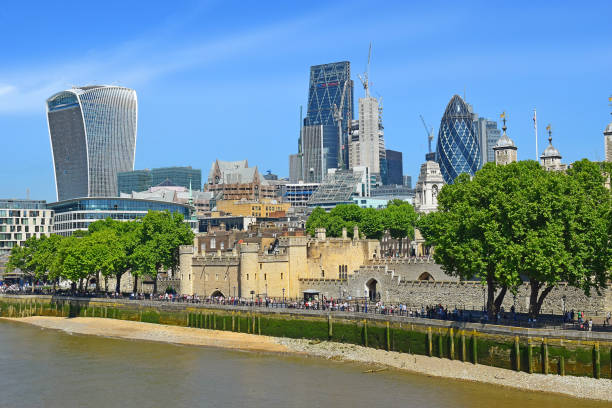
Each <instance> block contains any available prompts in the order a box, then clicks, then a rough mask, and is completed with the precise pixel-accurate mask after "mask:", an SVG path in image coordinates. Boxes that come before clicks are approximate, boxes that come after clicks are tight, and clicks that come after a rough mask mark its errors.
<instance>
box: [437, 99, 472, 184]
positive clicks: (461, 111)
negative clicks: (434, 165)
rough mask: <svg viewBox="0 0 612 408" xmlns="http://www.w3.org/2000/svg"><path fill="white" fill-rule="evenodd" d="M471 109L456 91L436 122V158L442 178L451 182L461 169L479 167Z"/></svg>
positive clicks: (468, 169) (470, 170) (468, 170)
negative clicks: (437, 122)
mask: <svg viewBox="0 0 612 408" xmlns="http://www.w3.org/2000/svg"><path fill="white" fill-rule="evenodd" d="M472 117H473V115H472V112H471V110H470V108H469V106H468V104H467V103H465V101H464V100H463V99H461V97H460V96H459V95H455V96H453V97H452V99H451V100H450V102H449V103H448V105H447V106H446V110H445V111H444V115H443V116H442V121H441V122H440V131H439V133H438V143H437V148H436V161H437V162H438V164H439V165H440V171H441V172H442V177H443V178H444V182H445V183H447V184H452V183H453V181H454V180H455V178H457V176H458V175H459V174H461V173H467V174H469V175H472V176H473V175H474V173H475V172H476V171H477V170H478V169H480V168H481V167H482V165H481V162H482V156H481V150H480V146H479V143H478V139H477V136H476V134H475V126H474V125H473V122H472Z"/></svg>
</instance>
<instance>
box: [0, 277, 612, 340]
mask: <svg viewBox="0 0 612 408" xmlns="http://www.w3.org/2000/svg"><path fill="white" fill-rule="evenodd" d="M0 293H6V294H51V293H53V294H55V295H60V296H73V297H105V298H114V299H130V300H146V301H158V302H176V303H196V304H214V305H222V306H223V305H225V306H243V307H258V308H287V309H298V310H313V311H334V312H335V311H339V312H347V313H372V314H381V315H390V316H401V317H408V318H426V319H438V320H452V321H460V322H481V323H489V316H488V315H487V313H485V312H484V311H482V310H463V309H458V308H457V307H454V308H452V309H449V307H448V306H444V305H442V304H437V305H427V306H422V307H421V308H420V309H418V308H410V307H408V305H406V304H404V303H389V304H386V303H384V302H382V301H381V300H377V301H376V300H375V301H368V300H366V299H351V298H349V299H336V298H333V297H330V298H327V297H325V296H322V297H311V298H306V299H290V298H274V297H266V296H263V297H260V296H257V297H255V296H253V297H251V298H250V299H249V298H243V297H233V296H232V297H224V296H221V295H220V296H209V297H202V296H199V295H196V294H193V295H181V294H177V293H175V292H174V291H172V290H168V291H166V292H165V293H160V294H150V293H130V294H123V293H117V292H115V293H104V292H99V293H96V292H91V291H89V292H88V291H77V290H72V289H56V290H54V291H52V289H51V288H49V287H31V286H20V285H18V284H6V283H5V284H0ZM551 319H552V320H551ZM611 322H612V316H611V313H610V312H608V313H607V315H606V316H605V317H604V320H603V327H604V329H606V327H607V329H609V326H610V323H611ZM493 323H497V324H507V325H518V326H524V325H525V326H528V327H540V326H542V325H543V324H553V325H558V324H561V323H562V324H565V325H566V326H568V327H569V328H573V329H577V330H585V331H592V330H593V319H592V318H587V317H585V312H584V311H580V312H575V311H574V310H571V311H568V312H566V313H564V314H563V316H562V318H561V319H560V318H559V317H558V316H556V317H555V316H553V317H548V320H545V319H541V320H540V321H538V320H537V319H536V318H532V317H529V316H526V315H520V316H519V314H518V313H516V311H515V308H514V306H512V307H511V309H510V312H509V313H507V312H506V311H505V310H504V308H503V307H502V308H501V309H500V311H499V312H498V313H497V314H496V315H495V316H494V319H493Z"/></svg>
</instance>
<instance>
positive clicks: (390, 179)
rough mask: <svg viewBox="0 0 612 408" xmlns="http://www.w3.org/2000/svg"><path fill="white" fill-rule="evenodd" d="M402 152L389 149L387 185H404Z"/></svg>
mask: <svg viewBox="0 0 612 408" xmlns="http://www.w3.org/2000/svg"><path fill="white" fill-rule="evenodd" d="M403 175H404V163H403V160H402V152H398V151H396V150H389V149H387V183H386V184H396V185H399V186H401V185H402V184H403V183H404V180H403Z"/></svg>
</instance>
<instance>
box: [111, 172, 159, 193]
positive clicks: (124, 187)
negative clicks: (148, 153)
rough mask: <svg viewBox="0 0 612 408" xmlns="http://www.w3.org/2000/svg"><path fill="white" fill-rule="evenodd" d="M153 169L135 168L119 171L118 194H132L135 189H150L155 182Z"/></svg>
mask: <svg viewBox="0 0 612 408" xmlns="http://www.w3.org/2000/svg"><path fill="white" fill-rule="evenodd" d="M152 183H153V181H152V178H151V170H149V169H146V170H134V171H123V172H119V173H117V189H118V192H117V196H120V195H121V193H126V194H131V193H132V192H133V191H136V192H140V191H146V190H148V189H149V188H150V187H151V186H152V185H153V184H152Z"/></svg>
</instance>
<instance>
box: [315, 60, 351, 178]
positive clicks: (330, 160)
mask: <svg viewBox="0 0 612 408" xmlns="http://www.w3.org/2000/svg"><path fill="white" fill-rule="evenodd" d="M345 84H346V86H345ZM343 93H344V100H343V98H342V94H343ZM342 100H343V102H342V106H340V102H341V101H342ZM334 105H335V106H337V107H338V109H340V110H341V115H342V146H339V144H340V143H339V137H338V122H337V121H336V119H335V118H334ZM352 119H353V81H352V80H351V65H350V62H348V61H342V62H334V63H331V64H323V65H315V66H312V67H310V83H309V91H308V110H307V116H306V118H305V119H304V125H305V126H318V125H323V149H324V150H325V151H326V153H327V159H326V167H327V168H337V167H338V149H341V150H342V152H343V162H344V166H345V167H346V166H347V164H348V133H349V132H348V128H349V127H350V125H351V120H352ZM304 153H306V152H304Z"/></svg>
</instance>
